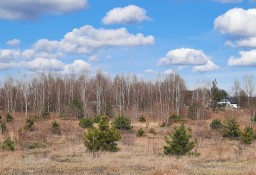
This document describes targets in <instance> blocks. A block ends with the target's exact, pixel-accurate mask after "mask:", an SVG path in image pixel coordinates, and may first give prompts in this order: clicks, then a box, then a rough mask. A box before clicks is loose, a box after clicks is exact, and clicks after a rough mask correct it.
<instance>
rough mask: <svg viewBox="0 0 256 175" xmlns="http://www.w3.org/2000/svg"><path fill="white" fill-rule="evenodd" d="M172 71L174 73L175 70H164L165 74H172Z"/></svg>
mask: <svg viewBox="0 0 256 175" xmlns="http://www.w3.org/2000/svg"><path fill="white" fill-rule="evenodd" d="M174 73H175V71H174V70H172V69H167V70H165V71H164V74H165V75H170V74H174Z"/></svg>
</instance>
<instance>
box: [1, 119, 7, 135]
mask: <svg viewBox="0 0 256 175" xmlns="http://www.w3.org/2000/svg"><path fill="white" fill-rule="evenodd" d="M0 127H1V132H2V134H3V133H4V132H5V131H6V122H5V121H4V120H0Z"/></svg>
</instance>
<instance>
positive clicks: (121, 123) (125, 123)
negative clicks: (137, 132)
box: [114, 116, 132, 130]
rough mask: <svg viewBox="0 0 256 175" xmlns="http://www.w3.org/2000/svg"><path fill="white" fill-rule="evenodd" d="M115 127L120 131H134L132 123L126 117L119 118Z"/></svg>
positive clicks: (115, 122)
mask: <svg viewBox="0 0 256 175" xmlns="http://www.w3.org/2000/svg"><path fill="white" fill-rule="evenodd" d="M114 126H115V127H116V128H117V129H120V130H130V129H132V126H131V121H130V120H129V119H128V118H127V117H125V116H119V117H118V118H116V119H115V121H114Z"/></svg>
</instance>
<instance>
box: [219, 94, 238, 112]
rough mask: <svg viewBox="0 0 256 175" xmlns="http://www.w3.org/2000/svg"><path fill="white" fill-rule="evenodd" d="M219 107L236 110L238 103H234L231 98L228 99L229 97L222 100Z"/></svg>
mask: <svg viewBox="0 0 256 175" xmlns="http://www.w3.org/2000/svg"><path fill="white" fill-rule="evenodd" d="M217 105H218V106H225V107H230V108H235V109H237V108H238V105H237V103H234V102H233V101H232V99H231V98H227V97H225V98H223V99H222V100H220V101H219V102H218V103H217Z"/></svg>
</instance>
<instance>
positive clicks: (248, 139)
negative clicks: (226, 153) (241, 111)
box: [241, 126, 255, 144]
mask: <svg viewBox="0 0 256 175" xmlns="http://www.w3.org/2000/svg"><path fill="white" fill-rule="evenodd" d="M254 138H255V134H254V132H253V129H252V127H251V126H246V127H245V128H244V130H243V132H241V141H242V142H243V143H244V144H251V143H252V141H253V140H254Z"/></svg>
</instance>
